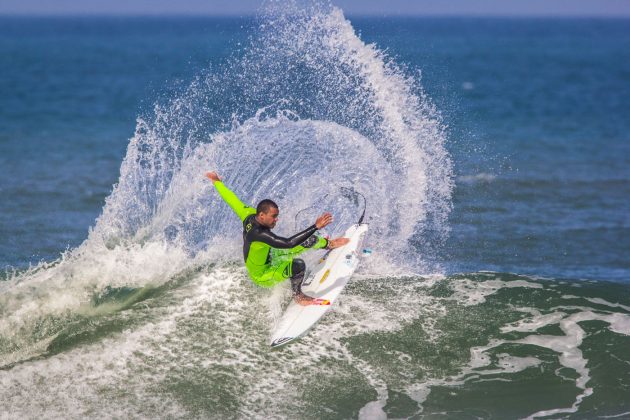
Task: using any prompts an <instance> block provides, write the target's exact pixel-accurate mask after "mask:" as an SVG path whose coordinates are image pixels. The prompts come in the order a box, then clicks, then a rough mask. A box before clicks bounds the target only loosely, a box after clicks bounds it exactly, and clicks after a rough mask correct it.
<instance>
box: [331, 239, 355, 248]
mask: <svg viewBox="0 0 630 420" xmlns="http://www.w3.org/2000/svg"><path fill="white" fill-rule="evenodd" d="M348 242H350V238H335V239H329V240H328V246H327V247H326V248H328V249H335V248H339V247H340V246H344V245H345V244H347V243H348Z"/></svg>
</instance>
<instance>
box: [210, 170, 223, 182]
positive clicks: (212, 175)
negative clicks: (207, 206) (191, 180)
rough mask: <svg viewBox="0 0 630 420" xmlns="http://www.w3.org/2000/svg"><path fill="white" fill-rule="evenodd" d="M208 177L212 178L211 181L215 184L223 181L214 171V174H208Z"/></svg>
mask: <svg viewBox="0 0 630 420" xmlns="http://www.w3.org/2000/svg"><path fill="white" fill-rule="evenodd" d="M206 177H208V178H210V180H211V181H212V182H213V183H215V182H217V181H221V178H219V175H218V174H217V173H216V172H214V171H212V172H206Z"/></svg>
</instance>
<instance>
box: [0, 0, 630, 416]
mask: <svg viewBox="0 0 630 420" xmlns="http://www.w3.org/2000/svg"><path fill="white" fill-rule="evenodd" d="M445 143H446V132H445V126H444V124H443V123H442V122H441V120H440V116H439V113H438V112H437V111H436V109H435V108H434V106H433V105H432V103H431V101H430V99H429V98H427V97H426V95H425V94H424V93H423V90H422V87H421V86H420V84H419V82H418V80H416V79H415V78H414V77H413V76H412V75H411V72H409V71H408V70H407V69H404V68H402V67H400V66H398V65H397V64H395V63H394V62H393V61H392V60H391V59H390V58H389V57H387V56H386V54H384V53H383V52H382V51H380V50H379V49H378V48H376V47H375V46H374V45H366V44H365V43H363V42H362V41H361V39H360V38H359V37H358V36H357V35H356V34H355V32H354V30H353V28H352V26H351V24H350V22H349V21H348V20H346V19H345V18H344V16H343V13H342V12H341V11H340V10H339V9H336V8H334V7H329V6H321V5H317V6H298V5H295V4H288V5H287V4H286V3H284V2H283V3H282V4H271V5H270V6H268V7H267V8H266V9H265V10H264V11H263V13H262V14H261V16H260V19H259V22H258V28H257V29H256V31H255V34H254V35H252V37H251V40H250V43H249V45H248V46H247V47H246V48H245V49H244V50H243V51H241V52H240V53H239V54H235V55H234V57H232V58H231V59H230V60H229V61H228V62H227V63H226V64H225V65H224V66H222V67H220V68H216V69H209V70H208V71H207V72H205V73H204V74H202V75H199V77H197V78H196V79H195V80H194V81H193V82H192V83H191V84H190V86H188V87H187V88H186V89H184V90H182V91H180V92H179V93H177V94H176V95H175V96H174V97H173V98H171V99H170V100H167V101H163V102H161V103H159V104H157V105H156V106H155V108H154V109H153V112H152V113H149V114H147V115H144V116H142V117H140V118H138V123H137V127H136V132H135V134H134V136H133V138H132V139H131V140H130V143H129V146H128V150H127V155H126V157H125V159H124V161H123V162H122V165H121V170H120V179H119V181H118V183H117V185H116V186H115V187H114V190H113V192H112V194H111V195H110V196H109V197H108V199H107V200H106V205H105V207H104V208H103V212H102V215H101V216H100V217H99V218H98V220H97V222H96V225H95V227H94V228H93V229H92V230H91V231H90V234H89V237H88V239H87V240H86V241H85V242H84V243H83V244H82V245H81V246H79V247H78V248H76V249H73V250H69V251H68V252H66V253H65V254H64V255H63V256H62V257H61V258H60V259H59V260H58V261H55V262H53V263H50V264H42V265H40V266H37V267H35V268H33V269H30V270H28V271H26V272H23V273H20V274H17V275H15V276H14V277H13V278H12V279H10V280H9V281H7V282H4V283H3V284H2V285H1V286H0V287H2V290H1V294H0V313H1V314H2V318H1V319H0V369H1V370H0V390H1V393H2V395H3V407H4V411H5V412H6V413H10V414H11V415H12V416H15V417H37V416H43V415H46V416H52V417H85V416H95V415H105V416H108V417H129V416H138V417H154V416H155V417H229V418H251V417H256V416H257V417H263V416H264V417H303V418H321V417H324V416H326V417H335V418H348V417H363V418H382V417H384V416H390V417H411V416H421V415H427V416H431V415H436V416H437V415H440V414H443V413H447V414H451V415H453V416H457V415H459V413H462V412H464V413H477V414H478V415H479V416H481V417H483V416H495V417H498V418H506V417H528V416H529V417H541V416H549V415H573V414H576V415H581V414H583V413H587V415H588V413H593V412H596V411H597V412H598V413H602V412H603V413H606V414H610V415H617V414H620V413H622V412H623V410H626V411H630V409H629V408H628V406H627V402H624V399H623V398H622V397H620V396H617V394H615V393H614V392H613V391H611V390H613V389H619V386H620V387H621V388H623V387H627V386H628V384H627V383H626V382H627V381H626V380H625V378H627V377H629V376H628V375H627V374H626V372H627V370H628V369H627V366H628V364H629V363H630V361H629V360H628V357H627V354H625V353H624V351H623V349H624V348H627V337H628V335H630V331H629V328H630V318H629V317H630V315H629V314H630V302H629V301H628V299H627V296H624V295H622V294H620V293H612V294H611V292H609V289H608V288H607V287H603V286H601V287H600V286H599V285H597V284H586V285H576V284H561V283H558V284H554V283H552V282H545V281H541V280H537V279H533V278H527V277H520V276H515V275H511V274H502V273H471V274H467V275H461V276H452V277H444V276H442V275H440V274H439V272H440V270H439V265H436V264H435V257H436V255H438V254H437V253H438V252H439V249H440V246H441V245H442V244H443V243H444V241H445V239H446V238H447V236H448V231H449V228H448V223H447V217H448V215H449V212H450V210H451V193H452V188H453V180H452V164H451V160H450V158H449V155H448V153H447V151H446V149H445ZM211 169H216V170H218V172H219V173H220V174H221V175H222V176H223V177H224V180H225V182H226V184H227V185H229V186H230V187H231V188H232V189H233V190H234V191H235V192H236V193H237V194H238V195H239V196H240V197H241V198H243V200H245V201H246V202H248V203H250V204H255V203H256V202H257V201H258V200H260V199H263V198H267V197H271V198H273V199H274V200H275V201H277V202H278V204H279V205H280V208H281V222H280V224H279V226H278V232H279V233H281V234H290V233H291V232H294V231H295V230H297V229H299V228H301V227H304V226H306V225H308V224H310V223H312V221H313V220H314V217H315V216H316V215H317V214H318V213H320V212H321V211H323V210H330V211H332V212H333V213H334V214H335V216H336V222H335V224H334V225H333V226H331V227H330V229H329V232H328V233H330V234H331V235H336V234H339V233H340V232H342V231H343V230H344V228H345V226H347V224H349V223H351V222H353V221H354V220H355V219H356V218H357V217H358V215H359V213H360V211H361V206H362V203H361V200H359V199H358V198H357V195H356V194H354V192H358V193H361V194H362V195H364V196H365V198H366V201H367V209H368V210H367V215H368V219H367V220H368V222H369V223H370V236H369V237H368V238H367V239H366V240H367V243H368V244H369V245H370V247H371V248H372V249H373V251H374V252H373V254H374V256H373V257H371V258H370V259H367V260H365V261H364V262H363V263H362V266H361V272H360V273H359V275H358V276H357V277H356V279H355V280H354V281H353V282H352V283H351V284H350V285H349V287H348V288H347V291H346V292H345V294H344V296H343V299H342V300H341V303H340V304H339V305H337V306H336V307H335V308H334V311H332V313H331V314H330V315H329V316H327V317H326V318H325V319H324V320H323V321H322V322H321V323H320V324H319V326H318V327H317V328H316V329H314V330H313V331H312V332H311V333H310V334H309V335H308V336H307V337H305V338H304V339H303V340H300V341H299V342H297V343H295V344H292V345H290V346H287V347H285V348H283V349H281V350H279V351H271V350H270V349H269V346H268V340H269V334H270V331H271V330H272V328H273V325H274V323H275V322H276V320H277V318H278V316H279V314H280V312H281V310H282V307H283V305H285V304H286V302H287V300H288V299H289V290H288V288H287V287H286V285H284V286H280V287H277V288H276V289H274V290H263V289H259V288H256V287H254V286H253V285H252V283H251V281H250V280H249V279H248V278H247V275H246V272H245V270H244V268H243V266H242V260H241V254H240V252H241V251H240V245H241V243H240V235H241V232H240V231H241V227H240V225H239V223H238V221H237V220H236V218H235V216H234V215H233V214H232V213H231V211H230V210H229V209H228V208H227V206H226V205H225V204H224V203H223V202H222V201H221V200H220V199H219V198H218V197H217V194H216V193H215V192H214V191H213V188H212V186H211V185H210V183H209V182H208V180H207V179H205V178H204V176H203V174H204V172H206V171H207V170H211ZM427 273H434V274H432V275H429V274H427ZM435 273H438V274H435ZM620 287H621V286H620ZM620 290H621V289H620ZM624 290H625V289H624ZM602 337H603V338H604V339H605V340H604V341H605V342H606V343H607V344H608V347H607V348H606V349H601V348H600V347H601V345H600V344H599V341H598V339H599V338H602ZM605 358H608V359H610V358H613V359H615V360H618V361H619V363H616V362H614V363H613V364H610V363H606V364H605V366H604V367H603V368H602V367H600V366H601V363H603V360H605ZM611 371H617V372H620V376H619V377H620V378H621V379H619V383H616V382H615V383H613V382H614V381H612V382H611V381H610V380H609V378H610V372H611ZM621 373H623V374H621ZM624 381H626V382H624ZM619 384H621V385H619ZM615 387H617V388H615ZM540 390H543V391H544V393H545V394H547V395H553V397H549V398H541V395H540V394H541V391H540ZM552 391H553V392H552ZM480 395H493V396H497V395H500V396H501V397H502V400H503V401H504V403H501V404H499V403H497V402H496V398H494V397H493V398H492V399H487V398H486V399H484V398H480V397H479V396H480ZM523 395H525V397H523ZM515 396H518V398H516V397H515ZM624 404H625V405H624ZM602 407H604V408H603V409H602ZM598 410H599V411H598Z"/></svg>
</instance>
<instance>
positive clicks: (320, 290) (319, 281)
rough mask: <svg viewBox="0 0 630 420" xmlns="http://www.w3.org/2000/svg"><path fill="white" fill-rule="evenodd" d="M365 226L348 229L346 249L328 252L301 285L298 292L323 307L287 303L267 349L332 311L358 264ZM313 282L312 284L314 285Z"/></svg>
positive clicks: (284, 341)
mask: <svg viewBox="0 0 630 420" xmlns="http://www.w3.org/2000/svg"><path fill="white" fill-rule="evenodd" d="M367 230H368V225H367V224H365V223H362V224H356V225H352V226H350V227H349V228H348V229H347V230H346V232H345V234H344V235H343V236H344V237H346V238H349V239H350V242H348V243H347V244H346V245H344V246H341V247H339V248H336V249H333V250H332V251H329V252H328V253H327V255H326V258H325V259H322V261H320V262H319V263H318V264H317V265H316V266H315V267H313V270H312V271H311V274H310V275H309V276H308V277H307V278H306V280H305V281H304V282H303V283H302V291H303V292H304V293H305V294H306V295H308V296H311V297H314V298H316V299H321V300H322V301H327V304H323V303H322V304H317V305H307V306H302V305H300V304H298V303H296V302H294V301H292V302H291V303H289V306H288V307H287V308H286V310H285V311H284V313H283V314H282V317H281V318H280V320H279V321H278V324H277V327H276V329H275V330H274V331H273V333H272V337H271V347H278V346H281V345H284V344H287V343H290V342H291V341H293V340H296V339H298V338H300V337H301V336H303V335H304V334H305V333H306V332H307V331H308V330H309V329H311V328H312V327H313V325H315V324H316V323H317V321H319V319H320V318H321V317H322V316H324V314H325V313H326V312H328V310H329V309H330V308H331V307H332V304H333V303H334V302H335V300H336V299H337V297H338V296H339V295H340V294H341V291H342V290H343V288H344V287H345V286H346V284H347V283H348V281H349V280H350V277H352V274H353V273H354V271H355V270H356V268H357V266H358V264H359V258H358V256H359V251H358V250H361V249H363V248H361V246H362V243H363V238H364V237H365V234H366V233H367ZM314 280H316V281H314Z"/></svg>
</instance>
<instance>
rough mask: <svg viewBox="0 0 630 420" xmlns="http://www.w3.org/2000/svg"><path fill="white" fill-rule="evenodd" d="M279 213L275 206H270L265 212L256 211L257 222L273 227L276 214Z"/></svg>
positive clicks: (276, 219)
mask: <svg viewBox="0 0 630 420" xmlns="http://www.w3.org/2000/svg"><path fill="white" fill-rule="evenodd" d="M279 214H280V210H278V209H276V208H270V209H269V211H267V212H262V211H261V212H260V213H258V222H259V223H260V224H261V225H263V226H266V227H268V228H269V229H273V228H274V227H276V223H277V222H278V215H279Z"/></svg>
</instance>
